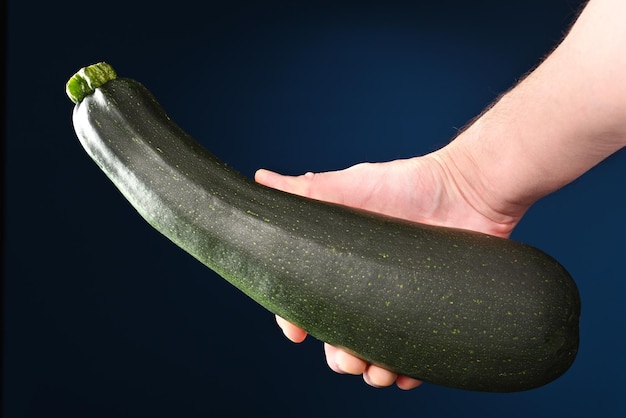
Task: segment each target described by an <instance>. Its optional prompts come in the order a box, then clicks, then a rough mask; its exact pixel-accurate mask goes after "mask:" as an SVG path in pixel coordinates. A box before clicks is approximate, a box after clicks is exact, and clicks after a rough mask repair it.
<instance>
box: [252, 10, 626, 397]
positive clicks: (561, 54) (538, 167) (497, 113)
mask: <svg viewBox="0 0 626 418" xmlns="http://www.w3.org/2000/svg"><path fill="white" fill-rule="evenodd" d="M625 21H626V1H624V0H591V1H590V2H589V3H588V4H587V5H586V6H585V8H584V9H583V11H582V12H581V14H580V16H579V18H578V19H577V20H576V22H575V23H574V25H573V26H572V28H571V30H570V32H569V33H568V34H567V35H566V36H565V38H564V39H563V41H562V42H561V43H560V44H559V45H558V46H557V47H556V49H555V50H554V51H553V52H552V53H551V54H550V55H549V56H548V57H547V58H546V59H545V60H544V61H543V62H542V63H541V64H540V65H539V66H538V67H537V68H536V69H535V70H534V71H532V72H531V73H530V74H529V75H528V76H527V77H525V78H524V79H523V80H522V81H521V82H520V83H518V84H517V85H516V86H515V87H514V88H512V89H511V90H510V91H509V92H507V93H506V94H504V95H503V96H502V97H501V98H500V99H499V100H498V101H496V102H495V103H494V105H493V106H491V107H490V108H489V109H487V110H486V111H485V112H483V113H482V114H481V115H480V116H479V117H478V118H476V119H475V121H474V122H473V123H471V124H470V125H469V126H468V127H467V129H465V130H463V131H462V132H461V133H460V134H459V135H458V136H457V137H456V138H455V139H454V140H453V141H452V142H450V143H449V144H448V145H446V146H445V147H443V148H441V149H439V150H437V151H435V152H432V153H430V154H427V155H423V156H419V157H414V158H408V159H404V160H396V161H390V162H385V163H362V164H357V165H355V166H352V167H350V168H347V169H344V170H339V171H333V172H326V173H315V174H314V173H307V174H304V175H301V176H283V175H280V174H277V173H274V172H271V171H268V170H259V171H257V173H256V175H255V180H256V181H257V182H259V183H261V184H264V185H266V186H269V187H273V188H277V189H281V190H284V191H287V192H290V193H295V194H299V195H303V196H307V197H311V198H316V199H320V200H326V201H331V202H335V203H341V204H344V205H348V206H354V207H359V208H363V209H367V210H371V211H375V212H380V213H384V214H387V215H392V216H396V217H399V218H404V219H408V220H413V221H417V222H423V223H428V224H433V225H446V226H454V227H460V228H466V229H471V230H475V231H481V232H485V233H488V234H492V235H497V236H501V237H505V238H508V237H509V236H510V234H511V232H512V231H513V229H514V228H515V226H516V225H517V224H518V222H519V221H520V219H521V218H522V216H523V215H524V213H525V212H526V211H527V210H528V208H529V207H530V206H531V205H532V204H533V203H535V202H536V201H537V200H538V199H541V198H542V197H544V196H546V195H548V194H550V193H552V192H553V191H555V190H557V189H559V188H561V187H563V186H565V185H566V184H568V183H570V182H571V181H573V180H575V179H576V178H578V177H579V176H581V175H583V174H584V173H585V172H586V171H588V170H589V169H591V168H592V167H594V166H595V165H597V164H598V163H600V162H601V161H602V160H604V159H605V158H606V157H608V156H609V155H611V154H613V153H615V152H617V151H618V150H620V149H621V148H623V147H624V146H626V25H625V24H624V22H625ZM277 321H278V324H279V326H280V327H281V329H282V330H283V332H284V334H285V336H286V337H287V338H289V339H290V340H291V341H294V342H301V341H303V340H304V339H305V338H306V335H307V334H306V332H305V331H303V330H302V329H300V328H298V327H296V326H294V325H292V324H290V323H289V322H287V321H285V320H283V319H282V318H279V317H277ZM324 347H325V355H326V360H327V363H328V366H329V367H330V368H331V369H332V370H334V371H335V372H338V373H345V374H352V375H363V379H364V380H365V381H366V382H367V383H368V384H370V385H371V386H374V387H385V386H390V385H392V384H394V383H395V384H396V385H397V386H398V387H400V388H401V389H412V388H415V387H417V386H419V385H420V384H421V382H420V381H419V380H416V379H413V378H410V377H407V376H402V375H397V374H396V373H394V372H392V371H389V370H386V369H384V368H381V367H379V366H377V365H375V364H369V363H367V362H365V361H363V360H361V359H359V358H358V357H355V356H353V355H351V354H348V353H347V352H345V351H343V350H341V349H339V348H336V347H333V346H330V345H328V344H325V345H324Z"/></svg>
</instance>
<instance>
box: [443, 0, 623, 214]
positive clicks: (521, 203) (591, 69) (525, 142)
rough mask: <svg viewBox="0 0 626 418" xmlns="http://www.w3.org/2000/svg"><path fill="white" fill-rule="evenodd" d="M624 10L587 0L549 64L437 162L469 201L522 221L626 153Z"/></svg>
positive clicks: (613, 0) (617, 2)
mask: <svg viewBox="0 0 626 418" xmlns="http://www.w3.org/2000/svg"><path fill="white" fill-rule="evenodd" d="M625 21H626V2H625V1H623V0H591V2H590V3H589V4H588V5H587V7H586V8H585V10H584V11H583V13H582V14H581V16H580V17H579V19H578V20H577V22H576V23H575V25H574V26H573V27H572V30H571V32H570V33H569V34H568V35H567V36H566V38H565V39H564V41H563V42H562V43H561V44H560V45H559V46H558V47H557V48H556V50H555V51H554V52H553V53H552V54H550V56H549V57H548V58H547V59H546V60H545V61H544V62H543V63H542V64H541V65H540V66H539V67H538V68H537V69H536V70H535V71H533V72H532V73H531V74H529V75H528V77H526V78H525V79H524V80H523V81H522V82H520V83H519V84H518V85H517V86H516V87H515V88H513V89H512V90H511V91H509V92H508V93H507V94H505V95H504V96H503V97H502V98H501V99H500V100H499V101H497V102H496V103H495V104H494V106H493V107H492V108H491V109H489V110H488V111H486V112H485V113H484V114H483V115H482V116H481V117H480V118H478V119H477V120H476V122H474V123H473V124H472V125H471V126H470V127H469V128H468V129H467V130H465V131H464V132H462V133H461V134H460V135H459V136H458V137H457V138H456V139H455V140H454V141H452V142H451V143H450V144H449V145H448V146H446V147H445V148H444V149H442V150H440V152H439V155H440V156H441V159H440V160H441V161H443V162H444V163H445V164H446V165H447V167H446V169H447V170H448V172H449V173H450V175H452V176H453V177H454V179H455V181H456V182H457V183H459V188H465V190H467V191H466V193H467V196H466V197H467V198H468V199H469V200H472V199H479V198H480V199H486V201H483V202H480V203H478V202H477V203H476V204H477V205H480V204H483V205H487V206H489V209H490V210H494V211H496V212H498V213H501V214H507V215H511V216H514V217H515V216H519V217H521V215H522V214H523V213H524V212H525V210H526V209H527V208H528V207H529V206H530V205H531V204H532V203H534V202H535V201H536V200H538V199H540V198H541V197H543V196H545V195H547V194H549V193H551V192H553V191H555V190H557V189H558V188H560V187H562V186H564V185H566V184H568V183H569V182H571V181H573V180H574V179H576V178H577V177H579V176H580V175H582V174H583V173H585V172H586V171H587V170H589V169H590V168H592V167H593V166H594V165H596V164H598V163H599V162H600V161H602V160H603V159H604V158H606V157H608V156H609V155H610V154H612V153H614V152H615V151H617V150H619V149H620V148H622V147H623V146H625V145H626V82H625V81H626V76H625V75H626V25H624V22H625Z"/></svg>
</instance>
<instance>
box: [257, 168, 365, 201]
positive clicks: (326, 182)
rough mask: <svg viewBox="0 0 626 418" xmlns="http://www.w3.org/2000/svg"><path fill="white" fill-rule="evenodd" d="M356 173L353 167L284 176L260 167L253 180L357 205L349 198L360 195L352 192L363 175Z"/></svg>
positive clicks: (275, 187)
mask: <svg viewBox="0 0 626 418" xmlns="http://www.w3.org/2000/svg"><path fill="white" fill-rule="evenodd" d="M356 174H357V173H356V172H355V168H351V169H348V170H340V171H328V172H324V173H311V172H308V173H306V174H302V175H300V176H285V175H282V174H278V173H275V172H273V171H269V170H265V169H260V170H257V172H256V173H255V175H254V180H255V181H256V182H257V183H260V184H263V185H265V186H268V187H272V188H274V189H278V190H282V191H284V192H288V193H292V194H297V195H300V196H305V197H309V198H313V199H318V200H324V201H327V202H334V203H342V204H347V205H349V206H358V202H352V201H351V200H350V199H354V198H359V196H360V195H361V193H354V191H355V188H357V187H358V182H360V181H362V180H363V178H364V177H365V176H362V175H356ZM353 194H354V195H353ZM351 196H352V197H351Z"/></svg>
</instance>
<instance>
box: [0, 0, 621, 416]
mask: <svg viewBox="0 0 626 418" xmlns="http://www.w3.org/2000/svg"><path fill="white" fill-rule="evenodd" d="M223 3H228V5H223V4H222V5H220V6H212V5H210V4H209V3H206V2H200V1H193V2H192V1H189V0H179V1H177V2H174V3H158V2H153V1H146V0H142V1H135V2H133V1H124V2H121V1H117V0H112V1H108V2H105V3H97V2H96V3H92V2H79V3H77V2H70V1H66V0H61V1H55V2H49V1H43V0H35V1H31V2H26V1H17V0H10V1H9V3H8V10H9V17H8V35H9V37H8V101H7V112H8V118H7V137H8V141H7V144H6V145H7V148H6V156H7V164H6V168H7V172H6V176H5V178H6V180H7V183H6V194H7V200H6V209H5V214H6V229H5V237H4V239H5V247H6V248H5V261H6V263H5V266H4V268H5V270H4V276H5V279H4V293H3V298H4V312H3V332H4V338H3V349H4V352H3V357H4V369H3V380H4V388H3V390H4V393H3V395H4V399H3V401H4V403H3V412H4V416H5V417H6V418H16V417H66V418H70V417H207V416H210V417H221V416H247V415H246V414H248V415H249V414H254V415H250V416H257V417H266V416H267V417H269V416H272V417H293V416H298V417H316V418H319V417H326V416H359V417H374V416H380V415H384V416H386V417H401V416H405V415H406V414H410V415H412V416H420V417H453V416H454V417H458V416H470V417H473V416H476V417H483V418H486V417H525V418H526V417H554V416H559V417H570V418H571V417H583V416H591V415H592V416H595V417H618V416H621V417H623V416H626V406H625V404H624V393H625V390H626V383H625V379H624V375H625V374H626V360H625V359H626V354H624V349H623V345H622V341H623V335H624V329H625V326H624V320H625V319H626V317H625V315H624V311H623V298H624V296H625V295H626V292H625V286H626V285H625V284H624V283H625V282H624V270H623V268H622V266H621V264H620V263H621V262H623V261H624V258H625V256H626V250H625V246H624V236H625V235H626V222H624V217H623V213H624V204H625V203H626V201H625V198H624V193H623V192H619V190H623V184H624V182H625V181H626V165H625V163H626V154H624V152H621V153H618V154H616V155H614V156H613V157H611V158H610V159H608V160H607V161H606V162H605V163H604V164H602V165H600V166H598V167H596V168H595V169H593V170H592V171H591V172H589V173H588V174H587V175H585V176H584V177H582V178H581V179H579V180H578V181H576V182H574V183H573V184H571V185H569V186H567V187H565V188H564V189H562V190H560V191H558V192H557V193H555V194H553V195H551V196H549V197H547V198H545V199H544V200H542V201H541V202H539V203H538V204H537V205H535V206H534V207H533V208H532V210H531V211H530V212H529V213H528V215H527V216H526V217H525V218H524V220H523V221H522V223H521V224H520V225H519V227H518V228H517V230H516V232H515V234H514V236H513V238H515V239H517V240H521V241H525V242H528V243H530V244H532V245H535V246H538V247H540V248H542V249H543V250H545V251H547V252H548V253H550V254H552V255H553V256H555V257H556V258H557V259H559V260H560V261H561V262H562V263H563V264H564V265H565V266H566V267H567V268H568V269H569V270H570V272H571V273H572V275H573V276H574V278H575V279H576V281H577V283H578V285H579V288H580V291H581V295H582V300H583V316H582V321H581V326H582V342H581V347H580V354H579V356H578V358H577V360H576V362H575V364H574V366H573V367H572V368H571V369H570V371H568V373H567V374H566V375H564V376H563V377H562V378H560V379H558V380H557V381H555V382H554V383H552V384H549V385H547V386H545V387H543V388H540V389H537V390H533V391H529V392H524V393H517V394H483V393H473V392H464V391H459V390H452V389H446V388H442V387H436V386H433V385H424V386H423V387H422V388H420V389H418V390H415V391H411V392H402V391H400V390H398V389H397V388H395V387H394V388H387V389H373V388H370V387H368V386H366V385H365V384H364V383H363V382H362V381H361V379H360V377H352V376H340V375H335V374H334V373H333V372H331V371H330V370H329V369H328V368H327V367H326V365H325V362H324V359H323V354H322V345H321V343H320V342H319V341H315V340H314V339H309V340H307V341H306V342H305V343H303V344H301V345H294V344H292V343H290V342H288V341H287V340H286V339H285V338H284V337H283V336H282V334H281V333H280V331H279V329H278V327H276V326H275V324H274V320H273V317H272V315H271V314H269V313H268V312H267V311H265V310H263V309H262V308H260V307H259V306H257V305H256V304H255V303H254V302H252V301H250V300H248V299H247V298H246V297H245V296H244V295H243V294H241V293H239V292H238V291H236V290H235V289H234V288H232V287H231V286H230V285H229V284H227V283H226V282H224V281H223V280H221V279H220V278H219V277H217V276H215V275H214V274H213V273H212V272H210V271H209V270H208V269H206V268H205V267H203V266H202V265H200V264H199V263H197V262H196V261H195V260H193V259H192V258H191V257H190V256H188V255H187V254H185V253H183V252H182V251H181V250H179V249H178V248H176V247H175V246H174V245H173V244H171V243H170V242H169V241H167V240H166V239H164V238H163V237H161V236H160V235H159V234H158V233H157V232H156V231H154V230H152V229H151V228H150V227H149V226H148V225H147V224H146V223H145V222H143V221H142V220H141V219H140V218H139V217H138V215H137V214H136V213H135V212H134V210H132V209H131V207H130V206H129V204H128V203H127V202H126V201H125V200H124V199H123V198H122V197H121V196H120V194H119V193H118V192H117V190H115V188H114V187H113V186H112V185H111V184H110V182H109V181H108V180H107V179H106V178H105V177H104V175H103V174H102V173H101V172H100V171H99V170H98V169H97V168H96V166H95V164H94V163H92V161H91V160H90V159H89V158H88V157H87V155H86V154H85V153H84V152H83V151H82V149H81V148H80V145H79V144H78V141H77V140H76V138H75V135H74V132H73V130H72V126H71V120H70V118H71V112H72V104H71V103H70V101H69V100H68V99H67V98H66V96H65V93H64V85H65V82H66V80H67V78H68V77H69V76H71V75H72V74H73V73H74V72H75V71H76V70H77V69H78V68H80V67H82V66H84V65H87V64H91V63H93V62H96V61H100V60H106V61H108V62H109V63H111V64H112V65H113V66H114V67H115V68H116V70H117V71H118V73H119V74H121V75H122V76H128V77H132V78H135V79H138V80H140V81H141V82H142V83H144V84H145V85H146V86H147V87H148V88H149V89H150V90H152V92H153V93H154V94H155V95H156V97H157V98H158V99H159V101H160V102H161V104H162V105H163V106H164V108H165V109H166V110H167V111H168V112H169V113H170V115H171V116H172V117H173V118H174V120H176V121H177V122H178V123H179V124H180V125H181V126H182V127H183V128H184V129H185V130H187V131H188V132H189V133H191V134H192V135H193V136H195V137H196V138H198V139H201V140H202V141H203V142H204V144H205V145H206V146H207V147H208V148H209V149H211V150H212V151H213V152H214V153H216V154H217V155H218V156H220V157H221V158H222V159H224V160H225V161H226V162H228V163H229V164H231V165H232V166H234V167H235V168H237V169H239V170H240V171H242V172H244V173H245V174H247V175H250V176H251V175H252V174H253V172H254V170H255V169H257V168H259V167H267V168H271V169H274V170H277V171H280V172H284V173H291V174H296V173H302V172H305V171H307V170H313V171H321V170H330V169H337V168H343V167H346V166H349V165H351V164H354V163H357V162H360V161H383V160H390V159H395V158H400V157H410V156H413V155H418V154H423V153H426V152H429V151H432V150H434V149H436V148H439V147H441V146H442V145H444V144H445V143H447V142H448V141H449V140H450V139H451V138H453V137H454V135H455V133H456V132H457V130H458V129H459V128H461V127H463V126H464V125H465V124H466V123H467V121H469V120H470V119H472V118H473V117H474V116H475V115H477V114H478V113H480V112H481V110H482V109H483V108H484V107H485V106H486V105H487V104H489V103H490V102H491V101H492V100H494V98H496V97H497V96H498V95H499V94H500V93H502V92H503V91H505V90H506V89H508V88H509V87H510V86H511V85H512V84H514V83H515V81H516V80H517V79H518V78H519V77H520V76H522V75H523V74H524V73H525V72H527V71H528V70H529V69H531V68H532V67H533V66H535V65H536V64H537V63H538V62H539V60H540V59H541V58H542V57H543V56H544V55H545V54H547V53H548V52H549V51H550V50H551V49H552V48H553V47H554V45H555V44H556V43H557V42H558V40H559V39H560V38H561V36H562V34H563V33H564V31H565V30H566V29H567V28H568V27H569V24H570V22H571V21H572V19H573V18H574V17H575V16H576V12H577V10H578V8H579V6H580V4H581V1H575V0H560V1H557V0H552V1H543V0H532V1H528V0H525V1H521V0H513V1H502V0H499V1H486V0H485V1H481V0H477V1H473V2H467V1H450V0H444V1H428V2H426V1H422V2H419V1H414V2H401V1H386V2H380V3H376V2H363V1H362V2H358V3H354V4H349V3H346V2H341V1H333V2H314V1H297V0H294V1H266V2H263V1H255V2H252V1H238V2H223ZM207 4H209V5H208V6H207ZM619 184H622V186H619Z"/></svg>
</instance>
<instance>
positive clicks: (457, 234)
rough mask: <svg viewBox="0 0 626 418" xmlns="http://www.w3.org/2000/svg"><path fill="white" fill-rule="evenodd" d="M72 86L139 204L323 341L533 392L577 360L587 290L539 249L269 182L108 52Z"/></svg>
mask: <svg viewBox="0 0 626 418" xmlns="http://www.w3.org/2000/svg"><path fill="white" fill-rule="evenodd" d="M66 87H67V93H68V95H69V97H70V98H71V99H72V100H73V101H74V102H75V103H76V106H75V108H74V113H73V123H74V127H75V131H76V134H77V136H78V138H79V139H80V141H81V143H82V145H83V147H84V148H85V150H86V151H87V153H88V154H89V155H90V156H91V158H92V159H93V160H94V161H95V162H96V163H97V165H98V166H99V167H100V168H101V169H102V170H103V171H104V173H106V175H107V176H108V177H109V178H110V179H111V180H112V181H113V183H114V184H115V185H116V186H117V187H118V188H119V190H120V191H121V193H122V194H123V195H124V196H125V197H126V198H127V199H128V200H129V201H130V203H131V204H132V205H133V206H134V207H135V209H136V210H137V211H138V212H139V214H140V215H141V216H142V217H143V218H145V219H146V220H147V221H148V222H149V223H150V224H151V225H152V226H153V227H155V228H156V229H157V230H159V231H160V232H161V233H163V234H164V235H165V236H167V237H168V238H170V239H171V240H172V241H173V242H174V243H176V244H177V245H179V246H180V247H182V248H183V249H185V250H186V251H187V252H189V253H190V254H191V255H193V256H194V257H196V258H197V259H198V260H200V261H201V262H202V263H204V264H205V265H207V266H208V267H210V268H211V269H213V270H214V271H215V272H217V273H218V274H219V275H221V276H222V277H224V278H225V279H226V280H228V281H229V282H230V283H232V284H233V285H234V286H236V287H237V288H239V289H240V290H242V291H243V292H244V293H245V294H247V295H248V296H250V297H251V298H253V299H254V300H255V301H257V302H258V303H260V304H261V305H262V306H264V307H265V308H267V309H268V310H270V311H271V312H273V313H276V314H278V315H280V316H282V317H284V318H285V319H287V320H289V321H291V322H293V323H294V324H296V325H298V326H300V327H302V328H303V329H304V330H306V331H307V332H309V333H310V334H311V335H313V336H314V337H316V338H318V339H320V340H322V341H325V342H327V343H330V344H332V345H335V346H338V347H342V348H344V349H345V350H347V351H349V352H351V353H354V354H356V355H357V356H359V357H361V358H363V359H364V360H367V361H368V362H371V363H375V364H378V365H380V366H383V367H385V368H388V369H390V370H393V371H396V372H398V373H400V374H404V375H408V376H411V377H414V378H417V379H421V380H424V381H427V382H431V383H433V384H437V385H443V386H448V387H453V388H460V389H467V390H477V391H491V392H512V391H522V390H527V389H531V388H536V387H539V386H542V385H544V384H546V383H548V382H551V381H553V380H554V379H556V378H557V377H559V376H561V375H562V374H563V373H564V372H565V371H566V370H567V369H568V368H569V367H570V365H571V364H572V362H573V361H574V358H575V356H576V353H577V350H578V342H579V316H580V299H579V293H578V289H577V287H576V285H575V283H574V281H573V280H572V278H571V276H570V275H569V273H568V272H567V271H566V270H565V269H564V268H563V266H562V265H560V264H559V263H558V262H557V261H556V260H554V259H553V258H552V257H550V256H549V255H547V254H545V253H544V252H542V251H540V250H538V249H536V248H534V247H531V246H528V245H526V244H522V243H519V242H514V241H512V240H508V239H503V238H497V237H493V236H489V235H485V234H481V233H476V232H472V231H466V230H462V229H455V228H444V227H434V226H429V225H422V224H417V223H413V222H408V221H404V220H400V219H394V218H390V217H385V216H381V215H378V214H374V213H370V212H365V211H361V210H355V209H351V208H348V207H343V206H340V205H335V204H329V203H325V202H320V201H316V200H312V199H307V198H303V197H299V196H295V195H292V194H288V193H284V192H281V191H277V190H273V189H270V188H268V187H265V186H262V185H259V184H257V183H255V182H254V181H252V180H251V179H249V178H247V177H245V176H243V175H242V174H240V173H239V172H237V171H236V170H234V169H232V168H230V167H228V166H227V165H226V164H224V163H223V162H222V161H220V160H219V159H218V158H217V157H215V156H214V155H213V154H211V153H210V152H208V151H207V150H206V149H205V148H203V147H202V146H201V145H200V144H199V143H198V142H196V141H195V140H194V139H193V138H191V137H190V136H189V135H188V134H186V133H185V132H184V131H183V130H182V129H181V128H179V127H178V126H177V125H176V124H175V123H174V122H173V121H172V120H171V119H170V118H169V117H168V115H167V114H166V113H165V111H164V110H163V109H162V108H161V106H160V105H159V104H158V103H157V101H156V100H155V98H154V97H153V95H152V94H151V93H150V92H149V91H148V90H147V89H146V88H145V87H144V86H143V85H141V84H140V83H138V82H137V81H134V80H131V79H126V78H118V77H117V76H116V74H115V71H113V69H112V68H111V67H110V66H109V65H107V64H105V63H98V64H95V65H93V66H89V67H86V68H84V69H82V70H81V71H79V72H78V73H77V74H76V75H74V76H73V77H72V78H71V79H70V81H68V84H67V86H66Z"/></svg>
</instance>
